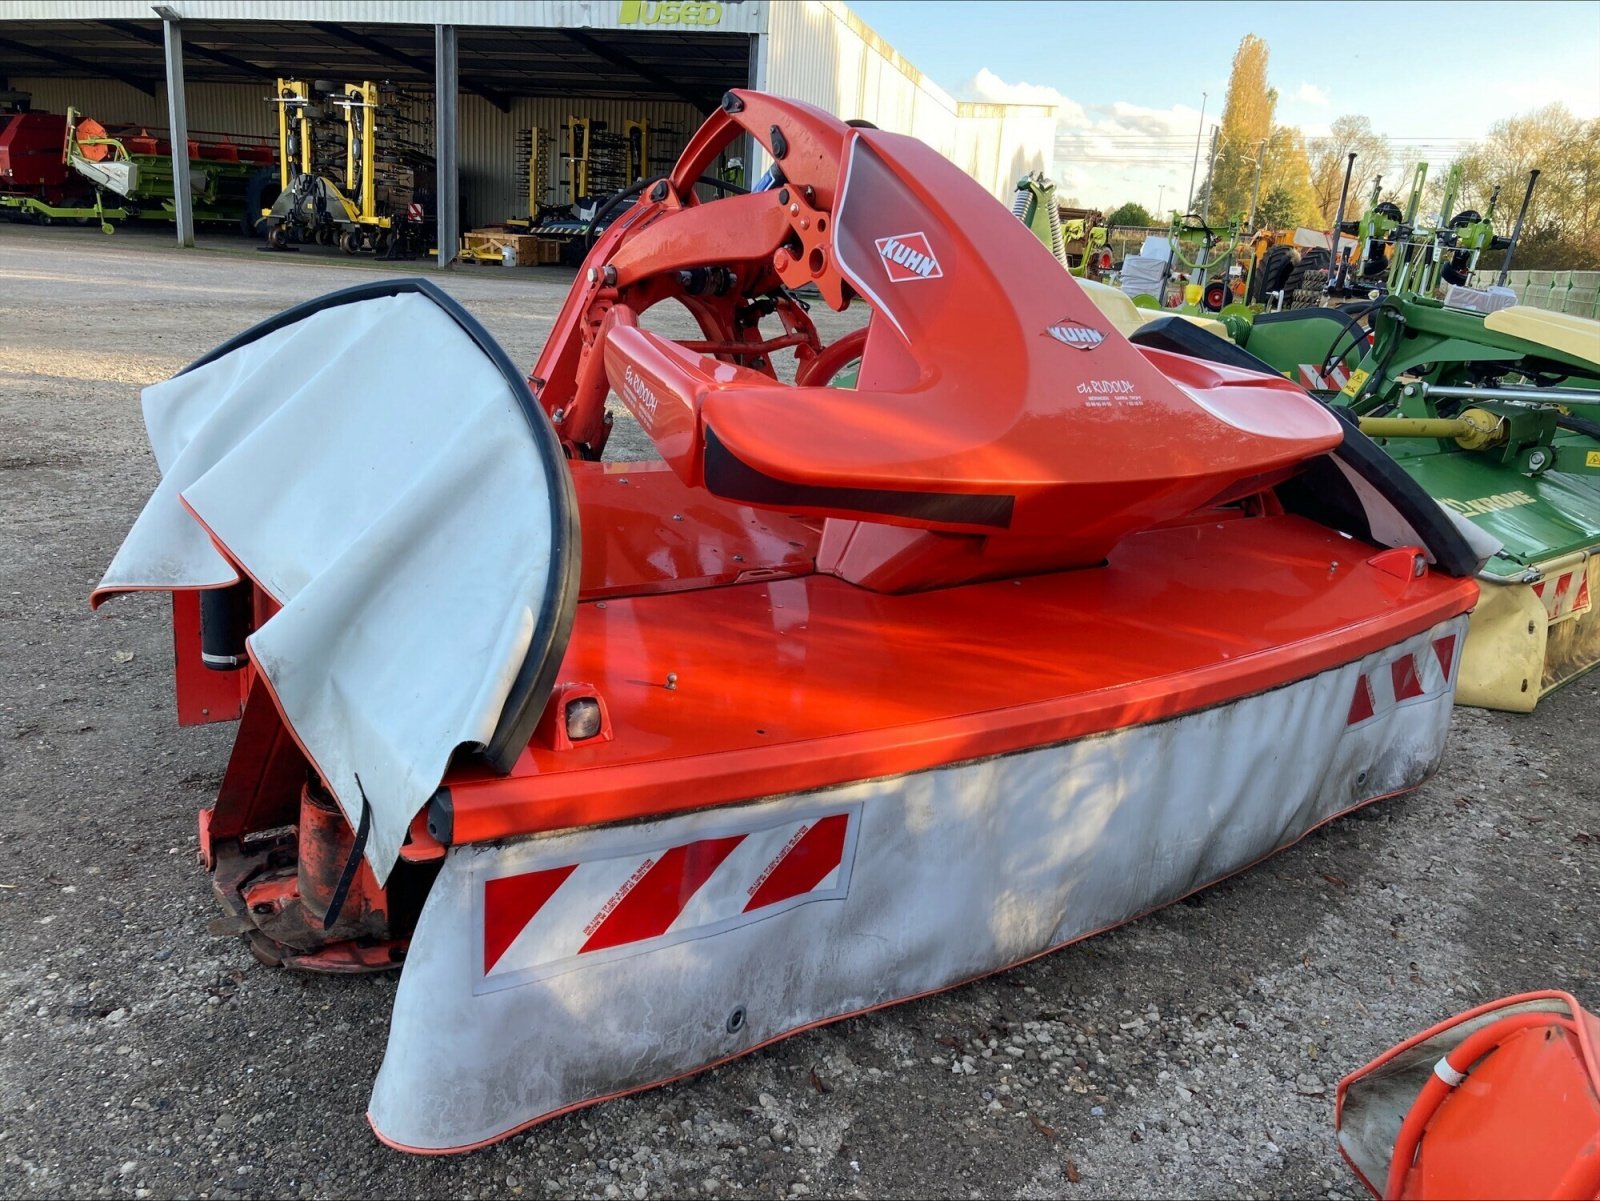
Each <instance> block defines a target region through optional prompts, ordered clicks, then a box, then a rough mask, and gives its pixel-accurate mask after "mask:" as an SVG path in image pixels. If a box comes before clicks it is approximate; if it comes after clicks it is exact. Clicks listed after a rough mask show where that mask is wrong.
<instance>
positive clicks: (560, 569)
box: [93, 280, 578, 883]
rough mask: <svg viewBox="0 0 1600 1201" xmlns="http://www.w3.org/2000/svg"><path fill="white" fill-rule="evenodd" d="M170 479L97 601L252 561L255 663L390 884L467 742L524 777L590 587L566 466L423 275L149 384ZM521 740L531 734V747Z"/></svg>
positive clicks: (213, 579) (492, 347)
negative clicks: (583, 583)
mask: <svg viewBox="0 0 1600 1201" xmlns="http://www.w3.org/2000/svg"><path fill="white" fill-rule="evenodd" d="M144 412H145V423H146V426H147V428H148V431H149V434H150V444H151V447H152V448H153V450H154V452H155V457H156V462H157V464H158V465H159V466H160V468H161V472H162V480H161V484H160V486H159V487H157V488H156V490H155V492H154V494H153V495H152V496H151V497H150V500H149V502H148V503H147V504H146V505H145V508H144V511H143V512H142V513H141V514H140V515H139V518H138V520H137V521H136V522H135V523H134V526H133V529H132V530H131V531H130V532H129V534H128V536H127V539H126V540H125V541H124V543H123V545H122V548H121V549H120V550H119V551H118V552H117V555H116V557H115V559H114V560H113V561H112V563H111V566H110V568H109V569H108V570H107V571H106V575H105V578H104V579H103V580H102V581H101V583H100V586H99V587H98V588H97V589H96V590H95V594H94V598H93V600H94V603H97V604H98V603H99V601H100V600H102V599H104V597H105V596H106V595H108V594H114V593H117V592H123V591H129V590H136V589H177V588H186V589H205V588H212V587H216V586H218V585H223V584H227V583H230V582H233V581H235V580H236V579H237V572H236V565H237V567H238V568H242V570H243V571H244V573H245V574H246V575H247V576H248V577H249V578H251V579H252V580H254V581H255V582H256V584H257V585H258V586H259V587H261V588H262V589H263V590H265V591H266V592H267V593H268V594H269V595H270V596H272V597H273V599H275V600H276V601H278V602H279V603H280V604H281V605H282V606H283V607H282V609H281V610H280V611H279V612H278V613H276V614H275V615H274V616H273V617H272V618H270V619H269V620H268V621H266V622H265V623H264V624H263V625H262V626H261V627H260V628H259V629H257V630H255V632H254V633H253V634H251V636H250V638H249V640H248V644H247V645H248V647H249V652H250V658H251V661H252V662H253V663H254V664H255V666H256V667H257V668H258V669H259V670H260V672H261V673H262V675H263V676H264V677H265V679H266V682H267V684H268V686H269V688H270V689H271V692H272V694H273V696H274V698H275V700H276V701H277V704H278V706H279V708H280V710H281V711H282V714H283V717H284V720H285V721H286V722H287V723H288V725H289V727H290V729H291V731H292V732H293V734H294V736H295V738H296V739H297V740H298V742H299V743H300V745H301V747H302V748H303V749H304V750H305V752H306V754H307V755H308V756H309V757H310V759H311V760H312V762H313V764H314V765H315V767H316V768H317V770H318V771H319V773H320V774H321V775H322V778H323V779H324V780H325V781H326V783H327V784H328V786H329V788H330V789H331V790H332V792H333V794H334V795H335V796H336V797H337V798H338V801H339V804H340V807H341V808H342V809H343V810H344V813H345V816H346V817H347V818H348V819H349V820H350V823H351V825H352V826H354V827H357V828H359V827H360V824H361V821H362V818H363V808H364V802H363V797H365V804H366V805H369V806H370V814H369V820H370V828H369V832H368V837H367V843H366V852H365V853H366V856H367V859H368V862H369V863H371V865H372V869H373V871H374V872H375V873H376V875H377V877H378V880H379V882H380V883H381V882H383V881H384V880H386V879H387V877H388V874H389V871H390V869H391V868H392V867H393V865H394V863H395V860H396V858H397V857H398V855H399V851H400V845H401V843H402V842H403V841H404V838H405V833H406V829H407V826H408V825H409V824H410V822H411V819H412V818H413V817H414V816H415V815H416V813H417V811H418V810H419V809H420V808H421V807H422V806H423V805H424V804H425V803H426V802H427V800H428V798H429V797H430V796H431V795H432V794H433V793H434V791H435V790H436V789H437V788H438V785H439V781H440V779H441V777H442V776H443V775H444V772H445V770H446V767H447V766H448V764H449V761H450V758H451V756H452V754H453V753H454V752H455V751H456V749H457V747H459V746H461V745H462V744H468V745H470V746H472V747H474V748H480V747H481V748H487V756H488V758H489V759H490V761H491V763H492V764H493V765H494V766H496V767H498V768H499V769H500V770H502V771H504V770H508V769H509V767H510V765H511V763H512V762H514V761H515V758H516V755H517V754H518V753H519V752H520V750H521V748H522V746H523V745H525V744H526V741H527V738H528V736H529V734H530V733H531V730H532V726H533V724H534V723H535V722H536V721H537V719H538V716H539V712H540V710H541V709H542V707H543V703H544V700H545V698H546V696H547V694H548V691H549V685H550V679H551V677H552V675H553V673H554V671H555V669H556V667H557V666H558V665H559V661H560V658H561V655H562V653H563V652H564V650H565V644H566V637H567V633H568V631H569V630H570V626H571V620H572V611H573V606H574V604H575V600H576V581H577V569H578V539H577V525H576V503H575V500H574V498H573V495H572V490H571V481H570V477H569V475H568V473H567V471H566V468H565V466H564V464H563V462H562V459H561V453H560V450H559V447H558V446H557V445H556V442H555V438H554V435H553V432H552V431H551V430H550V428H549V426H548V424H547V423H546V421H545V418H544V416H543V414H542V413H540V412H539V411H538V409H537V408H536V407H535V405H534V403H533V399H532V396H531V394H530V393H529V392H528V389H527V386H526V385H525V384H524V383H523V382H522V380H521V379H520V378H519V377H518V375H517V374H516V372H515V369H514V368H512V367H511V365H510V363H509V361H508V360H507V359H506V357H505V354H504V352H503V351H501V350H500V348H499V347H498V346H497V345H496V344H495V343H494V342H493V341H492V340H491V339H489V337H488V335H487V334H485V333H484V332H483V331H482V329H481V327H478V326H477V324H476V323H475V322H473V321H472V319H471V318H470V317H469V316H467V315H466V314H465V312H464V311H463V310H461V309H460V308H459V307H458V306H457V305H456V304H455V303H454V302H453V301H451V300H450V299H449V297H447V296H445V295H444V293H442V292H440V291H439V290H438V289H437V288H435V287H434V286H433V285H432V284H431V283H427V282H426V281H409V280H385V281H381V282H380V283H378V284H372V285H363V286H361V287H359V288H354V289H349V290H347V291H346V292H341V293H335V294H333V295H332V296H328V297H323V298H322V299H321V300H318V301H312V302H310V303H309V304H307V305H303V306H300V307H299V308H297V309H292V310H290V311H289V312H287V313H284V314H282V315H280V316H279V317H278V318H275V319H274V320H272V321H270V322H268V323H266V324H265V325H263V326H260V327H257V329H256V330H252V331H250V332H249V333H247V334H245V335H242V336H241V337H240V338H238V339H235V340H234V341H233V342H231V343H229V344H227V345H225V346H223V347H221V348H219V349H218V350H217V351H215V352H213V354H212V355H209V356H207V357H206V358H204V359H202V360H200V362H199V363H197V364H195V365H194V366H193V367H191V368H189V369H188V370H186V371H185V372H183V373H181V374H179V375H177V376H175V377H174V378H172V379H170V380H167V381H166V382H164V383H160V384H156V385H154V386H153V387H150V388H147V389H146V390H145V392H144ZM519 739H520V741H519Z"/></svg>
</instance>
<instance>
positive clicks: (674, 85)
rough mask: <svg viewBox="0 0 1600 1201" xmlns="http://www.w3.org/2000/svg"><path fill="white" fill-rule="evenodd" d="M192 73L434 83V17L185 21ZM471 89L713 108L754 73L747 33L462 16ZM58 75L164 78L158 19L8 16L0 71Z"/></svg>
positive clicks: (232, 78) (141, 82)
mask: <svg viewBox="0 0 1600 1201" xmlns="http://www.w3.org/2000/svg"><path fill="white" fill-rule="evenodd" d="M182 28H183V39H184V76H185V79H186V80H187V81H188V82H208V81H209V82H227V83H240V82H248V81H250V80H252V79H262V80H271V79H273V78H276V77H278V76H284V77H294V78H303V79H310V78H316V79H332V80H336V81H339V82H344V81H349V80H358V79H383V80H390V81H392V82H395V83H401V84H404V83H418V84H432V82H433V28H432V26H428V25H396V24H356V25H351V24H345V23H340V22H329V21H271V22H267V21H195V20H185V21H184V22H183V25H182ZM458 46H459V58H460V80H461V90H462V91H463V92H469V93H475V94H477V95H480V96H483V97H485V98H486V99H488V100H490V101H491V102H492V103H494V104H496V105H497V106H498V107H501V108H505V107H506V106H507V103H508V101H509V98H510V97H514V96H569V97H573V98H579V99H618V100H623V99H626V100H680V101H687V102H689V103H692V104H695V105H696V106H697V107H699V108H701V109H702V110H709V109H710V108H712V107H714V106H715V105H716V103H717V101H718V99H719V98H720V97H721V95H722V93H723V92H724V91H725V90H727V89H728V88H730V87H742V86H744V85H745V83H746V81H747V80H748V78H749V71H750V36H749V35H748V34H743V33H717V32H701V31H694V32H689V31H688V30H687V29H685V28H678V27H672V28H668V27H660V26H658V27H654V28H651V29H650V30H648V31H646V30H638V31H635V30H632V29H625V30H624V29H596V28H586V29H583V28H544V29H529V28H512V27H504V26H502V27H498V28H495V27H458ZM28 75H51V76H56V77H62V78H111V79H120V80H121V81H123V82H124V83H128V84H131V85H132V86H134V87H137V88H139V89H140V90H142V91H147V92H156V91H159V90H161V89H162V88H163V87H164V86H165V77H166V71H165V62H164V59H163V54H162V43H161V22H160V21H159V20H156V19H154V18H152V19H149V20H138V21H133V20H117V19H107V20H92V21H91V20H77V21H17V20H10V21H0V78H3V77H5V76H28Z"/></svg>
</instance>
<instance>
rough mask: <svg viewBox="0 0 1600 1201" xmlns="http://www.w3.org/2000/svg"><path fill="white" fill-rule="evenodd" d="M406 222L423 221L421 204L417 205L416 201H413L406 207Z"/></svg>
mask: <svg viewBox="0 0 1600 1201" xmlns="http://www.w3.org/2000/svg"><path fill="white" fill-rule="evenodd" d="M406 220H408V221H421V220H422V206H421V205H420V204H417V203H416V202H415V201H413V202H412V203H411V204H408V205H406Z"/></svg>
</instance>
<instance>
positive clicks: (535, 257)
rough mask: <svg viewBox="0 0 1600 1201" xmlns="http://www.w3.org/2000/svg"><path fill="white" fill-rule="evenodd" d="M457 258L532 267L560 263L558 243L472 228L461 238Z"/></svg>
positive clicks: (527, 235)
mask: <svg viewBox="0 0 1600 1201" xmlns="http://www.w3.org/2000/svg"><path fill="white" fill-rule="evenodd" d="M461 257H462V258H465V259H471V260H472V261H473V262H478V263H503V264H505V265H506V266H510V267H532V266H535V265H537V264H539V263H558V262H560V261H561V243H560V242H554V241H551V240H549V239H547V238H540V237H536V236H535V235H533V234H519V233H512V232H511V231H510V230H507V229H492V228H491V229H474V230H470V231H468V232H467V233H465V234H463V235H462V237H461Z"/></svg>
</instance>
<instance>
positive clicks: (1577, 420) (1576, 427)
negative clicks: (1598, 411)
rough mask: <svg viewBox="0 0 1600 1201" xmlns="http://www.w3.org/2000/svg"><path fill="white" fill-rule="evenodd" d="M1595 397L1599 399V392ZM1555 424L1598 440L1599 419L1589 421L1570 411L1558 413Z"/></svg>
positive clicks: (1599, 437) (1599, 434)
mask: <svg viewBox="0 0 1600 1201" xmlns="http://www.w3.org/2000/svg"><path fill="white" fill-rule="evenodd" d="M1596 397H1597V399H1600V393H1597V394H1596ZM1556 424H1557V425H1559V426H1560V427H1561V428H1562V429H1564V430H1571V431H1572V432H1573V433H1575V434H1583V435H1584V436H1586V437H1589V438H1594V439H1595V440H1596V441H1600V421H1590V420H1589V419H1588V418H1587V417H1577V416H1574V415H1573V414H1571V413H1558V414H1557V415H1556Z"/></svg>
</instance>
